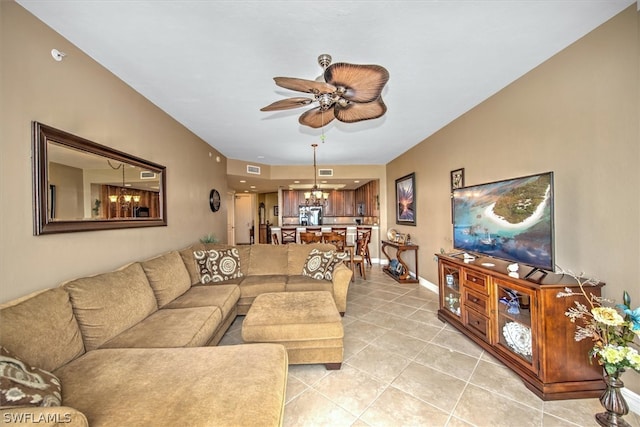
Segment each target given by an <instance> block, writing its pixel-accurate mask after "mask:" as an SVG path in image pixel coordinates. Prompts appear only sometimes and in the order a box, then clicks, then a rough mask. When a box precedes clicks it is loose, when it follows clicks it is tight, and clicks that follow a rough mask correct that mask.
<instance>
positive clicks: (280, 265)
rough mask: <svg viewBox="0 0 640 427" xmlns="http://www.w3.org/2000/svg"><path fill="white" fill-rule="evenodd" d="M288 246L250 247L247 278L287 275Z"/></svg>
mask: <svg viewBox="0 0 640 427" xmlns="http://www.w3.org/2000/svg"><path fill="white" fill-rule="evenodd" d="M287 246H288V245H267V244H257V245H251V255H250V257H249V270H248V275H249V276H259V275H260V276H261V275H271V274H287V263H288V260H287V252H288V249H287Z"/></svg>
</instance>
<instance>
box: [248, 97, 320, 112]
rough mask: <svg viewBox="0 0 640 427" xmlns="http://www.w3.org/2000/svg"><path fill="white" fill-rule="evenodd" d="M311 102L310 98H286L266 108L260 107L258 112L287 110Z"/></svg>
mask: <svg viewBox="0 0 640 427" xmlns="http://www.w3.org/2000/svg"><path fill="white" fill-rule="evenodd" d="M312 102H313V99H311V98H287V99H283V100H281V101H276V102H273V103H271V104H269V105H267V106H266V107H262V108H261V109H260V111H276V110H289V109H291V108H298V107H302V106H303V105H308V104H311V103H312Z"/></svg>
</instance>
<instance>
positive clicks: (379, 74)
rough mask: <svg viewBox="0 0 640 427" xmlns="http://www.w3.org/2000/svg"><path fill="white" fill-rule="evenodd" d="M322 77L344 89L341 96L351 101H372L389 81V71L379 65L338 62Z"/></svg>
mask: <svg viewBox="0 0 640 427" xmlns="http://www.w3.org/2000/svg"><path fill="white" fill-rule="evenodd" d="M324 79H325V81H326V82H327V83H330V84H332V85H334V86H342V87H344V88H345V89H346V91H345V93H344V94H343V95H342V97H343V98H345V99H348V100H349V101H353V102H372V101H375V100H376V99H377V98H378V97H379V96H380V94H381V93H382V88H384V85H385V84H387V81H389V72H388V71H387V69H386V68H384V67H381V66H380V65H357V64H346V63H344V62H338V63H336V64H333V65H330V66H329V67H327V69H326V70H325V72H324Z"/></svg>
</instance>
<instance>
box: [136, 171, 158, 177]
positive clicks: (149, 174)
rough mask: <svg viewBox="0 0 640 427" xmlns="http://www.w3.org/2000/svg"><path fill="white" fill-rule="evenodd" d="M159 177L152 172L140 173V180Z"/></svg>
mask: <svg viewBox="0 0 640 427" xmlns="http://www.w3.org/2000/svg"><path fill="white" fill-rule="evenodd" d="M157 177H158V175H156V173H155V172H151V171H140V179H156V178H157Z"/></svg>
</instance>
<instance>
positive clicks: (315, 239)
mask: <svg viewBox="0 0 640 427" xmlns="http://www.w3.org/2000/svg"><path fill="white" fill-rule="evenodd" d="M320 242H322V234H317V233H312V232H309V231H301V232H300V243H320Z"/></svg>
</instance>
